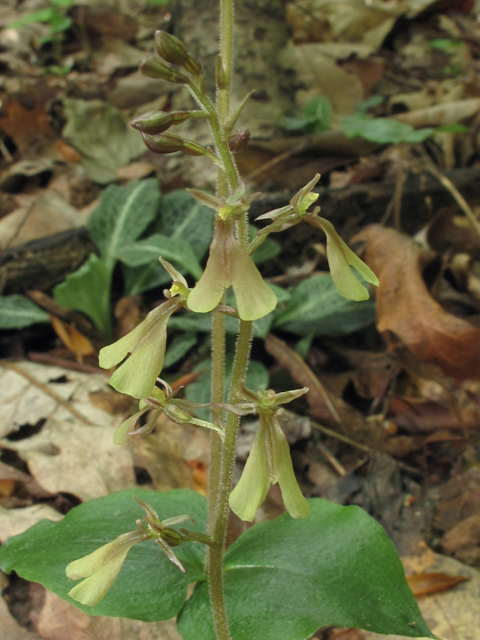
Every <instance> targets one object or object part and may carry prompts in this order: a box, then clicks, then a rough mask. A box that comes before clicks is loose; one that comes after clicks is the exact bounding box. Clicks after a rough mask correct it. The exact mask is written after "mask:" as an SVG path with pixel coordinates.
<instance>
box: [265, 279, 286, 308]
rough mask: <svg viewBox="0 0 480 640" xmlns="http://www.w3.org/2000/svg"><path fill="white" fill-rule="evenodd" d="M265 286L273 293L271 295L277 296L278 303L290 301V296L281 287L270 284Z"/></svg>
mask: <svg viewBox="0 0 480 640" xmlns="http://www.w3.org/2000/svg"><path fill="white" fill-rule="evenodd" d="M267 284H268V286H269V287H270V289H271V290H272V291H273V293H274V294H275V295H276V296H277V300H278V302H279V303H280V302H288V301H289V300H290V299H291V297H292V294H291V293H290V292H289V291H287V290H286V289H284V288H283V287H279V286H278V285H277V284H272V283H271V282H268V283H267Z"/></svg>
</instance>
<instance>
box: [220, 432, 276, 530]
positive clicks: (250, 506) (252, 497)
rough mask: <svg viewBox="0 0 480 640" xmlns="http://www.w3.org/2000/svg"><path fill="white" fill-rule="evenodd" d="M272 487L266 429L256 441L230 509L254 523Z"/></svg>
mask: <svg viewBox="0 0 480 640" xmlns="http://www.w3.org/2000/svg"><path fill="white" fill-rule="evenodd" d="M269 487H270V477H269V466H268V457H267V449H266V446H265V428H264V427H263V426H262V427H260V431H259V432H258V433H257V435H256V436H255V439H254V441H253V444H252V448H251V450H250V455H249V456H248V460H247V464H246V465H245V469H244V470H243V473H242V477H241V478H240V481H239V483H238V484H237V486H236V487H235V489H234V490H233V491H232V493H231V494H230V507H231V509H232V511H234V512H235V513H236V514H237V516H238V517H239V518H241V519H242V520H247V521H248V522H252V520H253V519H254V517H255V513H256V512H257V509H258V507H259V506H260V505H261V504H262V502H263V501H264V500H265V498H266V496H267V493H268V489H269Z"/></svg>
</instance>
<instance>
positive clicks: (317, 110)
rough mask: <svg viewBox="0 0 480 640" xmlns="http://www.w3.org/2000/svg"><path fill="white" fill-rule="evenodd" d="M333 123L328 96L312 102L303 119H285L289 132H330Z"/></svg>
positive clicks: (318, 97)
mask: <svg viewBox="0 0 480 640" xmlns="http://www.w3.org/2000/svg"><path fill="white" fill-rule="evenodd" d="M331 121H332V107H331V105H330V102H329V100H328V98H327V97H326V96H317V97H316V98H313V100H310V102H309V103H308V104H307V106H306V107H305V109H304V111H303V114H302V116H301V117H294V118H289V117H285V118H284V127H285V129H286V130H287V131H299V130H301V131H304V132H305V133H321V132H322V131H328V129H330V126H331Z"/></svg>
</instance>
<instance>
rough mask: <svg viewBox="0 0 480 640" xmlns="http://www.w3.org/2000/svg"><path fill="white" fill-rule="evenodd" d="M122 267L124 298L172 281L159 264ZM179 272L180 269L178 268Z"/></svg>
mask: <svg viewBox="0 0 480 640" xmlns="http://www.w3.org/2000/svg"><path fill="white" fill-rule="evenodd" d="M173 266H174V267H176V266H177V265H175V264H174V265H173ZM122 267H123V278H124V286H125V292H124V293H125V295H126V296H136V295H138V294H139V293H143V292H144V291H148V290H149V289H155V287H159V286H160V285H162V284H170V283H171V281H172V279H171V278H170V276H169V275H168V273H167V272H166V271H165V269H164V268H163V267H162V265H161V264H160V263H159V262H158V263H157V262H151V263H150V264H147V265H145V266H143V267H129V266H127V265H126V264H124V265H122ZM179 271H182V269H181V268H179Z"/></svg>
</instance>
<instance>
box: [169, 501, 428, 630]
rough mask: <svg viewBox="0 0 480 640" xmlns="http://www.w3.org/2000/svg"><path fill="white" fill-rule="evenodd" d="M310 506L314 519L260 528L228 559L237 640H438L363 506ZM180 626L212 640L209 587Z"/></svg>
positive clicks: (230, 612) (228, 594) (199, 590)
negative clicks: (370, 639) (345, 632)
mask: <svg viewBox="0 0 480 640" xmlns="http://www.w3.org/2000/svg"><path fill="white" fill-rule="evenodd" d="M308 502H309V504H310V507H311V509H312V514H311V516H310V517H309V518H306V519H305V520H294V519H292V518H290V516H288V514H285V515H283V516H280V517H279V518H277V519H276V520H274V521H272V522H261V523H259V524H256V525H254V526H253V527H251V528H250V529H248V530H247V531H246V532H244V533H243V534H242V535H241V536H240V538H239V539H238V540H237V541H236V542H235V543H234V544H233V545H232V546H231V547H230V548H229V549H228V551H227V553H226V554H225V559H224V566H225V599H226V609H227V616H228V621H229V625H230V632H231V635H232V638H233V640H278V639H279V638H281V639H282V640H305V638H309V637H310V636H311V635H312V634H314V633H315V631H317V629H319V628H320V627H323V626H330V625H333V626H338V627H356V628H361V629H366V630H368V631H374V632H376V633H385V634H398V635H404V636H407V637H410V638H423V637H428V638H433V637H434V636H433V635H432V634H431V633H430V631H429V630H428V628H427V626H426V624H425V622H424V620H423V618H422V616H421V614H420V611H419V609H418V605H417V603H416V601H415V598H414V596H413V594H412V592H411V591H410V588H409V586H408V584H407V582H406V580H405V574H404V572H403V567H402V564H401V562H400V560H399V558H398V555H397V552H396V550H395V547H394V546H393V544H392V542H391V541H390V540H389V538H388V537H387V535H386V533H385V531H384V530H383V529H382V527H381V526H380V525H379V524H378V523H377V522H375V520H373V519H372V518H371V517H370V516H369V515H367V514H366V513H365V512H364V511H363V510H362V509H360V508H359V507H356V506H349V507H343V506H340V505H338V504H334V503H332V502H328V501H327V500H321V499H318V498H316V499H312V500H309V501H308ZM178 628H179V631H180V633H181V635H182V637H183V639H184V640H198V638H201V639H202V640H214V638H215V635H214V632H213V624H212V618H211V611H210V606H209V596H208V588H207V585H206V584H205V583H200V584H198V585H197V587H196V589H195V591H194V593H193V596H192V597H191V598H190V600H188V602H187V604H186V605H185V608H184V609H183V611H182V613H181V614H180V618H179V620H178Z"/></svg>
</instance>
